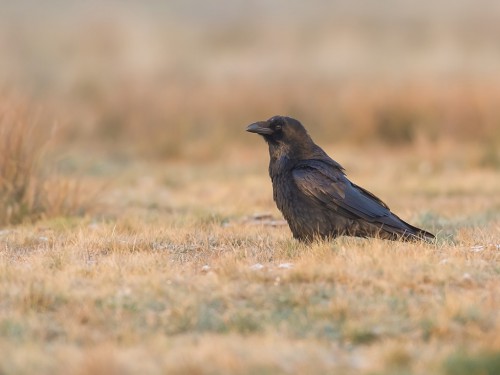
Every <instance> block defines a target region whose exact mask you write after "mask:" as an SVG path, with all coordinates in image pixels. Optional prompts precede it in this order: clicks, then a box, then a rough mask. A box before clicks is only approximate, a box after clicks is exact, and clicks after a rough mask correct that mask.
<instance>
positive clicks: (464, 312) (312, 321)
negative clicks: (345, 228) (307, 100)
mask: <svg viewBox="0 0 500 375" xmlns="http://www.w3.org/2000/svg"><path fill="white" fill-rule="evenodd" d="M249 136H250V135H249ZM250 137H251V136H250ZM259 141H260V140H259ZM249 142H252V141H249ZM260 143H262V142H259V143H257V142H256V146H255V150H254V151H252V152H250V151H248V152H235V153H234V154H233V155H232V157H231V158H230V161H218V162H211V163H208V164H202V165H198V166H195V165H192V164H188V165H186V164H185V163H153V162H151V163H139V162H133V163H131V164H129V165H127V166H126V168H124V169H123V170H121V171H120V172H119V173H117V174H116V175H117V176H120V177H117V178H116V179H115V180H114V181H113V183H112V186H108V187H107V188H106V190H105V191H104V192H103V193H102V195H101V198H100V205H99V208H98V209H96V210H94V213H93V214H92V215H91V214H88V215H86V216H84V217H82V218H64V217H56V218H53V219H46V220H41V221H38V222H37V223H36V224H28V225H22V226H15V227H10V228H6V229H4V230H2V232H1V233H0V240H1V243H2V248H1V249H0V256H1V257H0V262H1V263H0V267H1V272H0V301H1V302H0V306H1V309H0V337H1V339H0V350H1V352H2V353H3V355H2V360H1V361H0V373H2V374H23V373H25V374H29V373H33V372H36V373H38V374H54V373H56V374H57V373H59V374H68V373H74V374H96V373H97V374H98V373H103V374H104V373H105V374H109V373H117V374H122V373H131V374H133V373H151V374H160V373H169V374H170V373H179V374H219V373H228V374H229V373H231V374H234V373H236V374H253V373H273V374H274V373H318V374H321V373H345V374H379V373H380V374H388V373H389V374H392V373H393V374H402V373H408V374H428V373H434V374H465V373H484V374H494V373H497V371H498V369H499V368H500V367H499V366H500V364H499V362H498V361H499V359H498V358H499V356H500V341H499V337H500V316H499V314H498V311H499V310H500V288H499V284H500V263H499V260H500V259H499V258H500V249H499V245H500V218H499V215H498V213H499V211H500V196H499V194H498V191H500V180H499V179H498V172H497V171H495V170H492V169H484V168H483V169H479V168H466V169H465V170H462V169H455V168H448V169H444V170H440V171H432V170H429V169H428V168H424V167H421V168H416V169H415V167H413V168H412V167H411V166H412V165H415V163H421V162H422V161H421V160H420V159H419V157H420V155H418V152H413V153H404V154H400V155H397V156H395V155H394V154H390V153H387V152H386V151H381V150H380V149H378V151H377V149H372V150H364V152H363V153H361V151H357V150H356V149H355V148H342V149H340V150H338V151H337V153H335V155H337V159H338V160H339V161H341V162H343V161H345V163H344V164H346V166H347V167H348V168H349V169H351V170H352V173H351V176H352V178H353V179H354V180H355V181H357V182H359V183H362V184H363V185H364V186H369V187H370V188H371V190H372V191H374V192H376V193H377V194H378V195H380V196H381V197H383V198H385V200H386V201H387V202H388V203H389V204H390V206H391V207H392V208H393V209H394V210H395V211H396V212H398V213H400V214H401V216H402V217H404V218H407V219H408V220H410V221H411V222H413V223H415V224H418V225H421V226H424V227H425V228H426V229H430V230H433V231H435V232H437V233H438V241H437V243H436V244H406V243H393V242H386V241H381V240H361V239H360V240H356V239H339V240H337V241H334V242H326V243H318V244H315V245H313V246H311V247H306V246H303V245H301V244H299V243H297V242H295V241H294V240H292V239H291V234H290V232H289V230H288V228H287V227H286V226H283V225H281V222H280V221H279V219H280V217H279V213H278V212H277V211H276V208H275V207H274V203H273V202H272V197H271V186H270V181H268V176H267V172H266V163H267V160H266V157H267V155H266V149H265V146H264V144H260ZM328 150H329V151H330V152H331V153H332V154H333V153H334V151H335V148H334V147H331V148H328ZM352 154H354V155H356V156H355V157H352V156H351V155H352ZM405 155H406V156H405ZM374 156H375V157H374ZM375 160H376V161H377V163H378V162H382V161H383V167H382V168H381V170H379V171H377V170H375V168H374V166H375V165H376V161H375ZM417 165H418V164H417ZM122 168H123V167H122ZM101 178H102V177H101ZM87 179H88V181H87V182H86V183H88V184H95V183H96V181H95V180H96V179H97V180H99V177H95V176H87ZM255 213H269V214H270V215H271V216H272V218H274V219H275V220H276V221H272V220H271V219H269V218H266V217H264V218H262V220H260V219H259V217H257V218H255V217H252V215H253V214H255ZM464 366H465V367H464ZM467 366H471V367H470V368H472V369H474V371H477V372H464V371H465V370H463V369H464V368H469V367H467ZM488 366H489V367H488ZM488 369H489V370H488ZM481 371H482V372H481ZM488 371H489V372H488Z"/></svg>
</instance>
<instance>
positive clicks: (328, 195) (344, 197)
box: [292, 160, 392, 225]
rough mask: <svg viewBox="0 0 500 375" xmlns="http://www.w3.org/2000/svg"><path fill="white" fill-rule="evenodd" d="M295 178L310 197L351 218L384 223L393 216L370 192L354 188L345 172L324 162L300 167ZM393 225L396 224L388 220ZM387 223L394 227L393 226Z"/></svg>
mask: <svg viewBox="0 0 500 375" xmlns="http://www.w3.org/2000/svg"><path fill="white" fill-rule="evenodd" d="M292 175H293V179H294V182H295V184H296V185H297V187H298V188H299V189H300V190H301V191H302V192H303V193H304V194H305V195H307V196H309V197H311V198H312V199H314V200H316V201H318V202H319V203H320V204H322V205H324V206H326V207H328V208H329V209H332V210H335V211H337V212H338V213H339V214H342V215H344V216H346V217H349V218H355V219H359V218H362V219H365V220H367V221H371V222H374V221H377V222H384V221H385V220H384V219H385V218H388V219H389V218H390V217H391V216H392V214H391V212H390V210H389V207H387V205H386V204H385V203H384V202H382V201H381V200H380V199H379V198H377V197H376V196H375V195H373V194H372V193H370V192H369V191H367V190H365V189H363V188H361V187H359V186H357V185H355V184H353V183H352V182H351V181H349V180H348V179H347V177H346V176H345V175H344V173H343V172H342V170H340V169H339V168H337V167H335V166H333V165H331V164H330V163H326V162H324V161H321V160H307V161H303V162H301V163H299V164H298V165H297V166H296V167H295V168H294V169H293V170H292ZM388 221H389V222H390V221H392V220H390V219H389V220H388ZM389 222H388V223H387V224H389V225H390V223H389Z"/></svg>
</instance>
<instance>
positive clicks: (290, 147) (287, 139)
mask: <svg viewBox="0 0 500 375" xmlns="http://www.w3.org/2000/svg"><path fill="white" fill-rule="evenodd" d="M246 130H247V132H250V133H256V134H260V135H261V136H262V137H264V139H265V140H266V142H267V143H268V144H269V152H270V154H271V158H277V157H279V156H280V155H283V154H286V155H287V156H288V157H289V158H304V159H305V158H307V157H308V156H309V155H308V154H310V153H311V152H314V151H315V149H316V147H317V146H316V145H315V144H314V142H313V141H312V139H311V137H310V136H309V134H307V131H306V129H305V128H304V126H302V124H301V123H300V122H299V121H297V120H295V119H293V118H291V117H286V116H273V117H271V118H270V119H269V120H267V121H258V122H255V123H253V124H250V125H249V126H248V127H247V129H246Z"/></svg>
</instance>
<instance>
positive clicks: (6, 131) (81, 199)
mask: <svg viewBox="0 0 500 375" xmlns="http://www.w3.org/2000/svg"><path fill="white" fill-rule="evenodd" d="M27 108H29V107H27V106H26V105H24V103H23V104H14V103H11V101H9V100H6V103H5V104H4V106H3V107H2V108H0V225H6V224H19V223H22V222H24V221H30V220H37V219H40V218H42V217H55V216H66V215H75V214H78V213H82V212H83V211H84V210H85V208H86V205H87V204H88V203H90V201H91V198H90V195H86V196H84V193H83V192H82V191H80V190H81V186H80V182H79V181H78V179H76V178H70V177H68V176H64V175H62V174H61V173H58V171H57V169H56V168H54V167H49V166H48V164H49V160H50V159H49V157H48V156H49V155H48V151H50V146H53V144H51V141H52V140H53V137H54V127H53V126H47V125H46V124H44V123H43V122H41V121H40V120H39V119H37V116H36V114H35V115H34V114H32V113H28V112H27ZM39 117H40V116H39Z"/></svg>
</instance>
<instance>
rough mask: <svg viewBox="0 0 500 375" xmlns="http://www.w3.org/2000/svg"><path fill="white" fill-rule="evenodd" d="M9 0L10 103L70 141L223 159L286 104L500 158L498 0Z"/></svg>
mask: <svg viewBox="0 0 500 375" xmlns="http://www.w3.org/2000/svg"><path fill="white" fill-rule="evenodd" d="M0 4H1V5H0V7H1V11H0V56H1V58H0V96H1V104H0V110H1V111H3V112H2V113H3V117H5V113H6V112H12V109H14V116H18V117H19V116H24V117H23V118H25V119H28V120H27V121H32V122H36V123H37V124H41V125H42V126H43V127H45V129H47V132H48V129H51V131H54V130H53V129H56V131H57V142H56V143H57V144H58V145H59V147H60V148H61V149H68V150H73V151H74V150H79V149H80V150H82V152H83V153H85V154H87V155H88V154H89V150H90V151H91V152H92V155H99V154H107V155H115V156H116V155H118V156H122V157H132V158H138V157H140V158H154V159H160V160H171V159H175V160H194V161H204V160H211V159H218V158H224V157H226V156H227V155H229V154H231V152H232V151H231V150H233V151H234V150H241V149H245V148H252V147H254V146H255V145H256V144H257V142H258V141H259V140H258V139H257V138H256V137H251V136H250V135H248V134H246V133H245V132H244V128H245V126H246V125H247V124H248V123H251V122H254V121H256V120H261V119H266V118H269V117H270V116H272V115H275V114H284V115H285V114H286V115H289V116H293V117H296V118H298V119H299V120H301V121H302V122H303V123H304V124H305V125H306V126H307V127H308V129H309V131H310V133H311V134H313V135H314V136H315V138H316V139H321V142H322V144H325V143H328V144H334V145H342V144H345V145H353V144H355V145H358V146H359V145H374V144H383V145H384V146H389V147H399V146H403V147H414V146H415V145H417V146H415V147H420V148H422V147H423V149H424V150H427V151H431V150H434V149H435V148H439V147H444V148H443V149H444V150H446V152H448V151H449V150H455V151H456V153H457V154H461V155H462V158H463V159H464V163H466V164H473V165H477V166H486V167H494V168H498V167H499V165H500V156H499V154H498V152H499V151H498V150H499V149H500V42H499V41H500V39H499V37H500V2H498V1H494V0H453V1H452V0H445V1H439V2H436V1H430V0H424V1H418V2H416V1H401V0H384V1H363V2H352V1H326V0H325V1H322V0H313V1H308V2H304V1H299V0H276V1H272V2H271V1H265V0H255V1H243V0H233V1H222V0H213V1H210V2H204V1H195V0H171V1H168V2H164V1H153V0H145V1H140V2H139V1H126V0H122V1H85V2H82V1H78V2H77V1H62V0H46V1H43V2H40V1H34V0H33V1H27V0H23V1H6V0H5V1H1V2H0ZM439 145H447V146H439ZM465 150H467V152H465ZM446 152H445V153H446ZM464 155H465V156H464ZM266 156H267V155H266Z"/></svg>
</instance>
